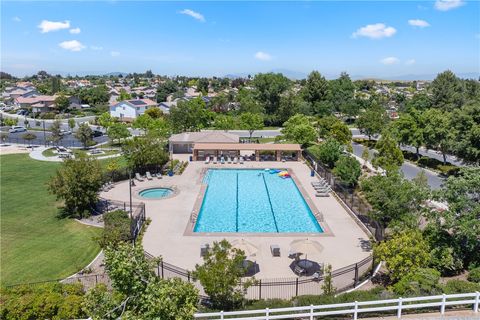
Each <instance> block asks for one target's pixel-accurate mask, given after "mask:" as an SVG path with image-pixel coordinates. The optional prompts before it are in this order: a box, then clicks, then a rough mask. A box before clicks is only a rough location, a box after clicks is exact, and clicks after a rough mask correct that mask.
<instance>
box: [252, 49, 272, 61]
mask: <svg viewBox="0 0 480 320" xmlns="http://www.w3.org/2000/svg"><path fill="white" fill-rule="evenodd" d="M254 57H255V59H257V60H262V61H270V60H272V56H271V55H270V54H268V53H266V52H262V51H258V52H257V53H255V56H254Z"/></svg>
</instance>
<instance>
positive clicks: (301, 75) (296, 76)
mask: <svg viewBox="0 0 480 320" xmlns="http://www.w3.org/2000/svg"><path fill="white" fill-rule="evenodd" d="M270 72H273V73H281V74H283V75H284V76H285V77H287V78H289V79H292V80H300V79H305V78H306V77H307V76H308V74H307V73H305V72H300V71H295V70H289V69H273V70H271V71H270Z"/></svg>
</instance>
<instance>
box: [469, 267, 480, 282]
mask: <svg viewBox="0 0 480 320" xmlns="http://www.w3.org/2000/svg"><path fill="white" fill-rule="evenodd" d="M468 281H472V282H477V283H480V267H476V268H473V269H471V270H470V271H469V272H468Z"/></svg>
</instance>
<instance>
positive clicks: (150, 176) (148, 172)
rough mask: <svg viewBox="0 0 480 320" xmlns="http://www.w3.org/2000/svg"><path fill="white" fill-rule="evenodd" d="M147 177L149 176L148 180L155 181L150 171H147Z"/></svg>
mask: <svg viewBox="0 0 480 320" xmlns="http://www.w3.org/2000/svg"><path fill="white" fill-rule="evenodd" d="M145 175H146V176H147V179H148V180H153V178H152V175H151V174H150V171H147V172H146V173H145Z"/></svg>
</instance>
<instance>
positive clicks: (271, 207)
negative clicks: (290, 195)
mask: <svg viewBox="0 0 480 320" xmlns="http://www.w3.org/2000/svg"><path fill="white" fill-rule="evenodd" d="M261 174H262V178H263V183H264V184H265V189H267V197H268V203H269V204H270V211H271V212H272V217H273V222H274V223H275V229H276V230H277V233H278V232H279V231H278V226H277V219H275V212H274V211H273V206H272V200H271V199H270V192H269V191H268V186H267V181H266V180H265V174H264V173H263V172H262V173H261Z"/></svg>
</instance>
